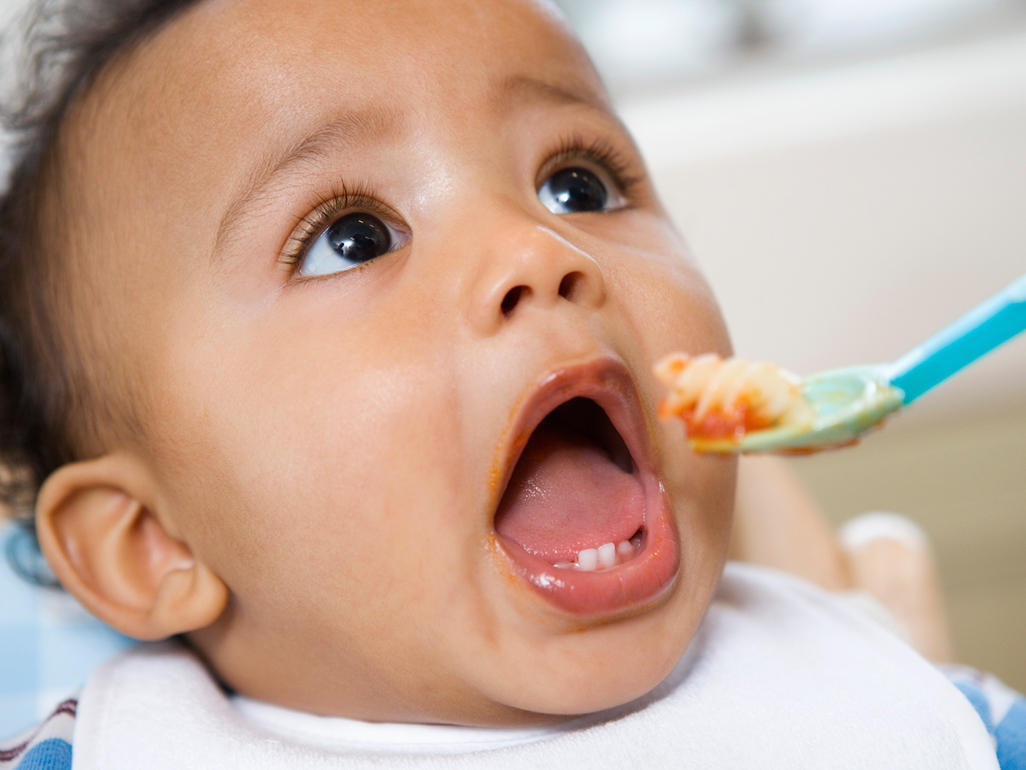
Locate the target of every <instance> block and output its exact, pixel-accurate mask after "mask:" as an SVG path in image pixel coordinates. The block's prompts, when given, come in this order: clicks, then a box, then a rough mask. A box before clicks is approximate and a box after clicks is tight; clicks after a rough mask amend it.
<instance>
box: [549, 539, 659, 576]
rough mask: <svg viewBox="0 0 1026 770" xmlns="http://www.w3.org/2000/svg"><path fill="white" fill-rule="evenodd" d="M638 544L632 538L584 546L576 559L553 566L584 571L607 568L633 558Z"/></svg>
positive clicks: (638, 546)
mask: <svg viewBox="0 0 1026 770" xmlns="http://www.w3.org/2000/svg"><path fill="white" fill-rule="evenodd" d="M640 546H641V543H640V542H639V543H634V541H633V540H621V541H620V542H619V543H604V544H602V545H600V546H599V547H598V548H585V549H584V550H583V551H581V552H580V553H578V554H577V561H560V562H556V563H555V564H554V565H553V566H554V567H557V568H559V569H577V570H582V571H584V572H594V571H595V570H597V569H608V568H610V567H615V566H616V565H617V564H622V563H623V562H625V561H628V560H629V559H632V558H634V555H635V554H636V553H637V552H638V548H640Z"/></svg>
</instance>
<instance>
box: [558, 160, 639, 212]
mask: <svg viewBox="0 0 1026 770" xmlns="http://www.w3.org/2000/svg"><path fill="white" fill-rule="evenodd" d="M538 200H540V201H541V202H542V205H544V206H545V208H547V209H548V210H549V211H551V212H552V213H553V214H575V213H578V212H582V211H608V210H611V209H616V208H620V207H621V206H623V204H624V200H623V196H621V195H620V193H619V191H618V190H617V189H616V186H615V185H613V184H612V183H611V182H610V181H609V180H608V179H605V178H603V177H602V176H601V175H599V174H598V173H597V172H595V171H591V170H590V169H587V168H583V167H580V166H571V167H569V168H562V169H560V170H559V171H557V172H555V173H554V174H552V175H551V176H550V177H549V178H548V179H546V180H545V181H544V182H542V183H541V185H540V186H539V187H538Z"/></svg>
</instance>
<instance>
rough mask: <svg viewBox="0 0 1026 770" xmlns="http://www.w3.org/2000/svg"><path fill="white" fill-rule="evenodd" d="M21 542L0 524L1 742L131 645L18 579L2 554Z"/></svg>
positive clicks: (53, 593)
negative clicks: (97, 667)
mask: <svg viewBox="0 0 1026 770" xmlns="http://www.w3.org/2000/svg"><path fill="white" fill-rule="evenodd" d="M19 536H22V535H21V532H20V530H18V529H17V528H15V527H13V526H11V525H10V524H7V523H0V739H5V738H9V737H11V736H13V735H17V734H18V733H20V732H22V731H24V730H27V729H28V728H30V727H32V726H33V725H38V724H39V723H40V722H41V721H42V720H43V719H44V718H46V716H47V715H48V714H50V713H51V712H52V711H53V708H54V705H55V704H57V703H60V702H61V701H63V700H64V699H65V698H67V697H68V696H69V695H71V694H73V693H75V692H77V691H78V690H79V689H81V687H82V685H83V684H85V680H86V677H87V676H88V675H89V673H90V672H91V671H92V669H93V668H95V667H96V666H97V665H98V664H99V663H101V662H103V661H104V660H106V659H107V658H109V657H110V656H111V655H113V654H114V653H116V652H118V651H120V650H122V649H124V648H125V647H127V646H128V645H130V644H133V643H134V642H133V641H132V640H130V639H127V638H126V637H123V636H121V635H119V634H117V633H115V632H114V631H112V630H110V629H109V628H107V626H105V625H103V624H102V623H100V622H99V621H98V620H96V619H95V618H93V617H92V616H91V615H89V614H88V613H87V612H86V611H85V610H83V609H82V607H81V606H79V604H78V603H77V602H76V601H75V600H74V599H72V598H71V597H70V596H68V595H67V594H65V593H64V592H63V591H60V590H58V589H55V588H43V587H40V586H35V585H32V584H30V583H28V582H26V581H25V579H24V578H22V577H21V576H20V575H18V574H16V573H15V572H14V570H12V569H11V567H10V565H9V564H8V560H7V558H6V554H7V553H8V549H9V548H10V547H11V543H12V538H17V537H19Z"/></svg>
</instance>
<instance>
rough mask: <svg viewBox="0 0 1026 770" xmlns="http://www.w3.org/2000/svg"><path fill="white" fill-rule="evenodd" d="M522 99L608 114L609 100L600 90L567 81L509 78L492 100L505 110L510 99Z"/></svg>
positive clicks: (521, 76) (518, 76) (584, 83)
mask: <svg viewBox="0 0 1026 770" xmlns="http://www.w3.org/2000/svg"><path fill="white" fill-rule="evenodd" d="M516 97H522V98H527V99H532V100H535V101H542V102H548V103H549V104H554V105H573V104H582V105H585V106H588V107H591V108H593V109H596V110H601V111H602V112H608V113H610V114H612V112H613V109H612V106H611V105H610V103H609V99H608V98H607V97H606V95H605V93H604V92H603V91H602V90H601V89H596V88H594V87H593V86H590V85H588V84H587V83H586V82H584V81H576V80H571V81H568V82H565V83H550V82H548V81H546V80H540V79H538V78H535V77H531V76H530V75H511V76H509V77H508V78H505V79H504V80H503V81H502V82H501V83H500V85H499V88H498V89H496V92H495V101H496V102H497V103H499V106H500V109H502V108H506V107H507V105H508V104H509V101H510V99H512V98H516Z"/></svg>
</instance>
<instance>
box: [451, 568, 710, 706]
mask: <svg viewBox="0 0 1026 770" xmlns="http://www.w3.org/2000/svg"><path fill="white" fill-rule="evenodd" d="M710 598H711V589H699V590H691V589H689V588H688V587H686V586H682V585H681V584H677V585H675V586H674V587H673V588H671V589H670V590H669V592H668V593H667V594H666V595H665V596H664V597H663V598H662V601H660V603H659V604H658V605H656V606H652V607H648V608H646V609H645V610H643V611H640V610H639V611H638V612H636V613H635V614H633V615H631V616H622V617H619V618H617V619H615V620H610V621H609V622H606V623H603V624H598V625H594V624H592V625H585V624H582V625H579V626H577V627H571V626H555V625H553V624H551V623H546V622H545V621H544V620H539V617H538V616H537V615H535V614H532V613H530V611H528V612H527V614H525V615H524V616H523V617H522V618H521V619H520V624H519V627H514V628H512V629H510V632H511V633H510V637H507V639H506V640H505V642H504V643H503V644H502V646H501V648H500V649H498V650H492V651H491V652H492V653H493V656H492V655H482V656H477V657H474V658H472V659H468V660H467V661H466V665H467V668H470V669H472V670H469V671H464V672H463V674H464V676H465V678H466V679H468V680H470V681H471V682H472V684H473V685H474V686H475V689H476V690H477V691H478V693H479V694H480V695H481V696H482V697H483V698H484V699H485V700H487V701H490V702H491V703H493V704H496V705H497V706H498V710H497V711H496V713H495V714H494V715H492V716H491V717H490V718H488V719H485V720H480V719H474V718H472V717H471V718H470V719H469V720H467V721H470V722H477V723H489V724H497V725H498V724H509V725H515V724H531V723H542V722H552V721H561V720H565V719H567V718H572V717H575V716H580V715H585V714H593V713H595V712H599V711H604V710H607V709H611V708H616V707H618V706H623V705H625V704H628V703H630V702H631V701H634V700H636V699H638V698H641V697H643V696H645V695H646V694H648V693H649V692H651V691H652V690H653V689H654V688H656V687H657V686H658V685H659V684H660V683H661V682H662V681H663V680H664V679H665V678H666V677H667V675H668V674H669V673H670V672H671V671H672V670H673V668H674V666H675V665H676V664H677V663H678V661H679V660H680V659H681V657H682V656H683V655H684V653H685V651H686V649H687V647H688V645H689V644H690V642H691V639H692V637H693V636H694V634H695V632H696V630H697V628H698V625H699V623H700V622H701V619H702V616H703V615H704V612H705V609H706V607H707V606H708V601H709V599H710ZM489 658H491V660H489ZM474 669H476V670H474ZM457 721H464V720H457Z"/></svg>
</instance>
